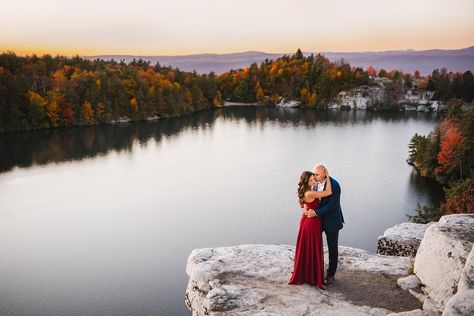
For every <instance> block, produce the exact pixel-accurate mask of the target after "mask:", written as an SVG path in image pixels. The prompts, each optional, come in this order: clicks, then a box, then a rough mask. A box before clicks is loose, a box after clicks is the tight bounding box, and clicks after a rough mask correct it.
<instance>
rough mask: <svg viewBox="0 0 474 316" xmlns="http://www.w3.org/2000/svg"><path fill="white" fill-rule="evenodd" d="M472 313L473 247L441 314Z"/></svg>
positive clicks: (458, 315) (455, 315)
mask: <svg viewBox="0 0 474 316" xmlns="http://www.w3.org/2000/svg"><path fill="white" fill-rule="evenodd" d="M461 315H474V247H473V248H472V249H471V252H470V253H469V256H468V258H467V262H466V264H465V265H464V268H463V269H462V271H461V278H460V279H459V283H458V291H457V293H456V295H454V296H453V297H451V298H450V299H449V301H448V303H447V304H446V307H445V309H444V311H443V316H461Z"/></svg>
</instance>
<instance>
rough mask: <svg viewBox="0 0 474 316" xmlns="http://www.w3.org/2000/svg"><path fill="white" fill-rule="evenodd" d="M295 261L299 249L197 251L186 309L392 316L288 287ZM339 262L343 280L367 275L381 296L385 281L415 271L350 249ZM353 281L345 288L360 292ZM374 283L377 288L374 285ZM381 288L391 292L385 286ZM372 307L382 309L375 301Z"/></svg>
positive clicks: (403, 260) (329, 294) (402, 262)
mask: <svg viewBox="0 0 474 316" xmlns="http://www.w3.org/2000/svg"><path fill="white" fill-rule="evenodd" d="M293 256H294V247H293V246H287V245H241V246H234V247H222V248H205V249H196V250H194V251H193V252H192V253H191V255H190V256H189V259H188V263H187V266H186V272H187V274H188V275H189V283H188V287H187V290H186V299H185V301H186V304H187V306H188V307H189V308H190V309H191V310H192V311H193V315H219V313H224V314H229V315H236V314H237V315H270V314H272V315H341V314H346V315H387V314H389V313H391V312H392V311H391V310H389V309H387V308H380V307H377V306H374V305H372V306H370V304H364V303H360V302H359V303H358V304H357V303H353V302H351V301H356V302H357V298H356V297H354V299H351V301H349V300H348V299H346V298H345V297H344V295H343V294H342V293H338V292H337V291H322V290H319V289H317V288H315V287H311V286H309V285H302V286H295V285H288V280H289V277H290V275H291V271H292V268H293V260H294V258H293ZM339 256H340V262H339V268H338V276H341V277H342V275H344V273H351V272H354V273H355V274H354V275H353V276H361V275H364V276H366V277H367V278H368V279H369V287H370V288H374V289H375V291H374V292H378V291H377V284H379V283H381V282H384V281H383V279H387V278H388V279H387V280H392V279H391V278H390V277H392V278H393V282H395V280H396V278H397V277H398V276H400V275H406V274H408V272H409V271H410V269H411V267H412V261H411V260H410V258H407V257H391V256H380V255H376V254H371V253H369V252H367V251H364V250H361V249H355V248H349V247H340V250H339ZM326 261H327V260H326ZM378 276H379V278H378ZM339 280H340V279H339ZM351 280H352V281H354V279H353V278H349V279H348V280H347V281H345V282H343V283H346V284H348V285H350V287H351V288H352V289H354V291H356V292H359V291H360V288H359V289H358V287H357V285H356V284H354V283H351ZM373 281H377V284H372V283H370V282H373ZM336 283H337V282H336ZM341 283H342V282H341ZM374 283H375V282H374ZM382 287H385V288H386V287H387V286H386V284H382ZM402 292H403V291H402ZM389 296H390V295H389ZM375 301H377V300H375ZM367 302H373V303H377V302H374V300H373V297H369V299H368V301H367ZM378 303H380V302H378ZM412 309H413V308H412Z"/></svg>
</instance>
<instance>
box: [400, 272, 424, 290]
mask: <svg viewBox="0 0 474 316" xmlns="http://www.w3.org/2000/svg"><path fill="white" fill-rule="evenodd" d="M397 284H398V285H399V286H400V287H401V288H402V289H403V290H405V291H408V290H414V291H417V290H418V289H420V288H421V281H420V279H418V277H417V276H416V275H415V274H412V275H409V276H407V277H402V278H399V279H398V280H397Z"/></svg>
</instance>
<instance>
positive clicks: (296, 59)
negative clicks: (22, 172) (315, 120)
mask: <svg viewBox="0 0 474 316" xmlns="http://www.w3.org/2000/svg"><path fill="white" fill-rule="evenodd" d="M374 76H380V77H386V78H389V79H390V80H391V83H389V84H387V86H386V89H385V90H386V93H385V96H386V98H385V99H387V100H386V102H385V103H386V104H384V106H382V107H381V108H382V109H392V108H393V107H391V106H390V105H391V104H392V103H393V101H392V100H391V96H395V95H397V94H400V93H402V92H403V91H404V89H406V88H411V86H412V82H413V80H414V79H416V80H418V81H420V75H419V72H415V73H414V74H413V75H411V74H407V73H403V72H401V71H398V70H392V71H389V72H387V71H385V70H384V69H380V70H379V71H378V72H377V71H376V70H375V68H373V67H368V68H367V69H365V70H364V69H362V68H360V67H351V66H350V64H349V63H347V62H346V61H344V60H340V61H337V62H330V61H329V60H328V59H327V58H325V57H324V56H323V55H320V54H318V55H316V56H315V55H310V56H306V57H305V56H304V55H303V53H302V52H301V50H299V49H298V51H297V52H296V53H295V54H293V55H285V56H283V57H281V58H278V59H276V60H268V59H267V60H265V61H263V62H262V63H260V64H259V65H258V64H256V63H254V64H252V65H250V66H249V67H246V68H244V69H237V70H231V71H228V72H225V73H223V74H220V75H216V74H215V73H213V72H211V73H209V74H197V73H196V72H184V71H180V70H179V69H177V68H172V67H163V66H161V65H160V64H159V63H157V64H156V65H154V66H153V65H150V63H149V62H146V61H143V60H141V59H139V60H133V62H131V63H129V64H126V63H124V62H123V61H122V62H117V61H114V60H111V61H104V60H100V59H97V60H93V61H90V60H86V59H83V58H80V57H79V56H76V57H72V58H67V57H63V56H56V57H52V56H51V55H43V56H41V57H38V56H36V55H32V56H26V57H21V56H17V55H16V54H15V53H13V52H6V53H2V54H1V55H0V132H6V131H20V130H29V129H39V128H51V127H60V126H82V125H94V124H100V123H108V122H113V121H119V120H132V121H137V120H145V119H147V118H153V117H167V116H168V117H169V116H180V115H183V114H188V113H192V112H195V111H200V110H205V109H210V108H217V107H220V106H222V104H223V101H235V102H246V103H258V104H271V105H274V104H276V103H278V102H279V101H280V100H281V99H282V98H285V99H287V100H298V101H300V102H301V105H302V106H303V107H307V108H316V107H323V108H324V107H326V106H327V105H328V104H329V103H330V102H331V101H332V100H334V98H335V97H336V95H337V94H338V93H339V92H341V91H344V90H350V89H352V88H355V87H360V86H365V85H370V84H372V79H373V77H374ZM422 79H423V78H422ZM421 82H422V84H421V85H420V86H421V88H422V89H430V90H433V91H435V98H436V99H439V100H450V99H452V98H458V99H462V100H464V101H465V102H472V98H473V93H474V92H473V91H474V77H473V75H472V73H471V72H470V71H468V72H465V73H463V74H459V73H454V74H453V73H451V72H447V71H446V70H445V69H442V70H441V71H438V70H435V71H433V74H432V75H431V76H429V77H428V78H426V79H425V80H421Z"/></svg>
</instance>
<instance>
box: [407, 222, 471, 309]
mask: <svg viewBox="0 0 474 316" xmlns="http://www.w3.org/2000/svg"><path fill="white" fill-rule="evenodd" d="M473 227H474V215H472V214H470V215H468V214H462V215H448V216H443V217H441V219H440V220H439V222H438V223H435V224H433V225H430V226H429V227H428V228H427V229H426V232H425V236H424V238H423V240H422V242H421V244H420V247H419V249H418V253H417V255H416V258H415V266H414V272H415V274H416V275H417V277H418V278H419V279H420V281H421V283H422V284H423V290H424V292H425V293H426V294H427V297H426V300H425V301H424V303H423V309H424V310H435V311H436V310H437V311H442V310H443V309H444V307H445V305H446V303H447V302H448V300H449V299H450V298H451V297H452V296H453V295H454V294H455V293H456V292H458V291H459V288H458V282H460V279H461V280H468V281H466V282H464V281H461V283H459V286H460V287H461V289H463V288H465V289H470V288H471V287H472V274H471V276H470V277H469V276H468V275H469V273H471V272H469V271H472V270H471V269H470V268H469V267H467V268H466V269H467V270H464V268H465V266H466V263H468V256H469V254H470V252H471V251H472V248H473V243H474V234H473ZM471 260H472V257H471ZM468 264H469V263H468ZM464 271H466V273H465V275H466V276H465V277H464V279H463V278H461V274H462V273H461V272H463V273H464ZM463 275H464V274H463ZM469 278H470V279H469ZM469 280H471V281H469ZM463 284H464V285H463ZM468 291H469V290H466V291H465V292H468ZM463 295H467V294H463ZM463 298H464V296H463ZM460 299H461V298H460ZM472 302H474V301H472V300H471V303H470V304H471V305H470V306H471V308H472V306H473V305H472V304H474V303H472ZM453 315H455V314H453Z"/></svg>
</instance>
